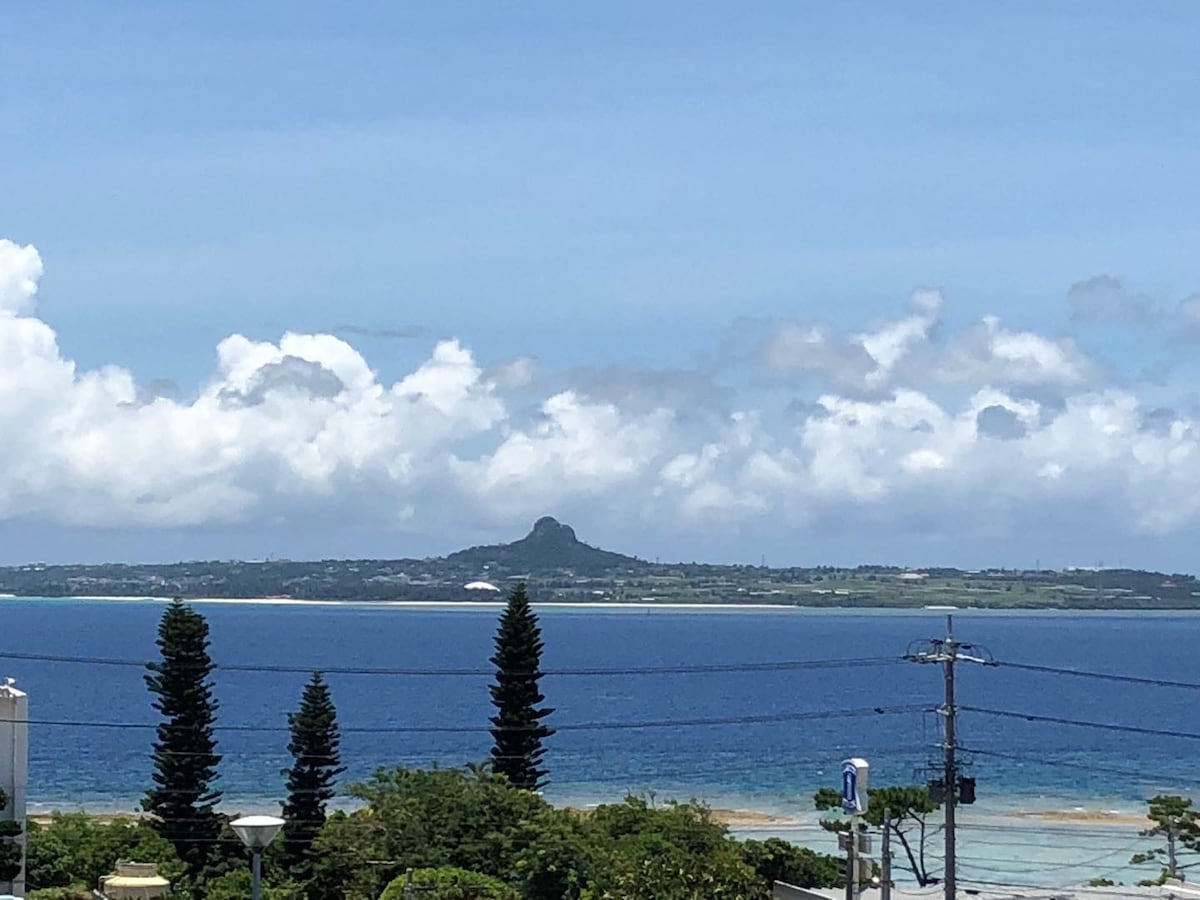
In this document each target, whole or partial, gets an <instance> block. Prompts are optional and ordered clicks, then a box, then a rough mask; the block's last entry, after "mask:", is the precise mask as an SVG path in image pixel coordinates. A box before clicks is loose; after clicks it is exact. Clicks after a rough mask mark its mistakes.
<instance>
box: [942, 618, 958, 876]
mask: <svg viewBox="0 0 1200 900" xmlns="http://www.w3.org/2000/svg"><path fill="white" fill-rule="evenodd" d="M956 650H957V648H956V645H955V643H954V617H953V616H946V647H945V660H946V663H945V665H946V748H945V749H946V771H945V773H944V775H943V778H944V779H945V782H946V785H945V787H946V801H945V802H946V872H945V877H944V878H943V879H942V882H943V885H944V887H945V891H944V893H943V896H944V897H945V900H955V892H956V890H957V885H956V883H955V840H954V838H955V835H954V826H955V821H954V819H955V801H956V800H957V793H958V784H957V780H958V763H957V760H956V759H955V756H954V751H955V737H954V717H955V713H956V710H955V708H954V659H955V656H956V655H957V654H956Z"/></svg>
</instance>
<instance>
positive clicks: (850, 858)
mask: <svg viewBox="0 0 1200 900" xmlns="http://www.w3.org/2000/svg"><path fill="white" fill-rule="evenodd" d="M857 886H858V816H851V817H850V841H849V843H848V845H847V847H846V900H855V898H856V897H857V896H858V891H856V890H855V888H856V887H857Z"/></svg>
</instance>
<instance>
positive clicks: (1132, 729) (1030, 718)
mask: <svg viewBox="0 0 1200 900" xmlns="http://www.w3.org/2000/svg"><path fill="white" fill-rule="evenodd" d="M959 709H961V710H963V711H965V712H973V713H978V714H979V715H981V716H998V717H1000V718H1006V719H1024V720H1025V721H1027V722H1044V723H1048V724H1051V725H1074V726H1076V727H1077V728H1097V729H1101V730H1103V731H1120V732H1123V733H1125V734H1147V735H1152V736H1154V737H1172V738H1183V739H1185V740H1191V741H1200V733H1197V732H1194V731H1168V730H1166V729H1162V728H1143V727H1141V726H1138V725H1118V724H1116V723H1114V722H1087V721H1084V720H1082V719H1067V718H1064V717H1062V716H1040V715H1035V714H1033V713H1023V712H1014V711H1012V710H1008V709H988V708H987V707H983V706H960V707H959Z"/></svg>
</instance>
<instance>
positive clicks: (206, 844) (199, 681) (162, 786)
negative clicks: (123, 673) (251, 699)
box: [142, 599, 222, 877]
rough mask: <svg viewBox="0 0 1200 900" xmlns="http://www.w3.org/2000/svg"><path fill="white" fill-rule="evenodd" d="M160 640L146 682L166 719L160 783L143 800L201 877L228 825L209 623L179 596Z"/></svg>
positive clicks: (159, 752) (161, 730)
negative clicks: (223, 813)
mask: <svg viewBox="0 0 1200 900" xmlns="http://www.w3.org/2000/svg"><path fill="white" fill-rule="evenodd" d="M158 647H159V651H160V653H161V661H159V662H153V663H150V664H149V665H148V666H147V668H148V669H149V670H150V674H149V675H147V676H146V686H147V687H149V688H150V692H151V693H152V694H154V708H155V709H156V710H157V711H158V712H159V713H161V714H162V717H163V721H162V722H161V723H159V725H158V729H157V739H156V740H155V741H154V750H153V757H152V758H153V760H154V773H153V778H154V785H155V786H154V787H152V788H150V790H148V791H147V792H146V798H145V800H143V801H142V806H143V808H144V809H145V810H146V811H147V812H149V813H152V814H153V816H154V819H153V820H152V821H153V825H154V828H155V830H156V831H158V833H159V834H161V835H162V836H163V837H164V838H166V840H168V841H169V842H170V843H171V844H172V846H174V847H175V851H176V852H177V853H178V854H179V858H180V859H181V860H182V861H183V862H184V863H185V864H186V865H187V868H188V873H189V874H190V875H191V876H192V877H197V876H199V875H200V874H201V873H202V872H203V870H204V868H205V866H206V864H207V863H208V861H209V859H210V857H211V855H212V854H213V853H214V851H215V848H216V847H217V846H218V844H217V841H218V838H219V837H220V834H221V825H222V820H221V817H220V816H219V815H218V814H217V812H216V806H217V803H218V802H219V801H220V799H221V793H220V791H217V790H216V789H214V788H213V782H214V781H215V780H216V777H217V766H218V764H219V763H220V761H221V757H220V756H218V755H217V753H216V740H215V739H214V737H213V725H214V724H215V722H216V713H217V701H216V699H215V698H214V697H213V693H212V683H211V681H210V680H209V676H210V675H211V673H212V668H213V665H212V660H211V659H210V658H209V655H208V623H207V622H206V621H205V620H204V617H203V616H201V615H200V614H199V613H198V612H196V611H195V610H193V609H192V608H190V607H188V606H185V605H184V604H183V602H182V601H180V600H178V599H177V600H175V601H174V602H173V603H172V604H171V605H170V606H169V607H167V610H166V612H164V613H163V617H162V621H161V622H160V623H159V626H158Z"/></svg>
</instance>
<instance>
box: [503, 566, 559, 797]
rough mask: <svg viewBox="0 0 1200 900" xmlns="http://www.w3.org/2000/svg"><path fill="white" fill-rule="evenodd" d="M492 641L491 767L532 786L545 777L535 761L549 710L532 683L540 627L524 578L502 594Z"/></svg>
mask: <svg viewBox="0 0 1200 900" xmlns="http://www.w3.org/2000/svg"><path fill="white" fill-rule="evenodd" d="M495 644H496V653H495V655H494V656H492V659H491V662H492V665H494V666H495V667H496V681H495V683H494V684H493V685H492V686H491V688H490V690H491V694H492V705H493V706H494V707H496V715H494V716H492V719H491V722H492V737H493V739H494V740H495V745H494V746H493V747H492V766H493V770H494V771H495V772H496V773H498V774H500V775H503V776H505V777H506V778H507V779H508V780H509V781H510V782H511V783H512V784H514V785H516V786H517V787H520V788H525V789H527V790H531V791H532V790H537V789H538V788H540V787H541V786H542V785H543V784H544V783H545V779H546V770H545V769H544V768H542V767H541V760H542V756H543V755H544V754H545V752H546V748H545V746H543V743H542V742H543V741H544V740H545V739H546V738H548V737H550V735H552V734H554V729H553V728H550V727H549V726H547V725H545V724H544V723H543V721H542V720H543V719H545V718H546V717H547V716H549V715H550V714H551V713H552V712H554V710H552V709H549V708H547V707H543V706H540V704H541V703H543V702H545V699H546V698H545V697H543V696H542V693H541V690H540V688H539V687H538V681H540V680H541V677H542V672H541V661H542V631H541V628H540V627H539V626H538V620H537V615H536V614H535V613H534V611H533V609H532V608H531V607H530V605H529V598H528V596H526V593H525V585H524V583H520V584H518V585H517V586H516V587H514V588H513V589H512V591H511V592H510V593H509V595H508V606H507V607H506V608H505V610H504V613H503V614H502V615H501V616H500V625H499V627H498V628H497V630H496V641H495Z"/></svg>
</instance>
